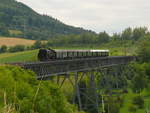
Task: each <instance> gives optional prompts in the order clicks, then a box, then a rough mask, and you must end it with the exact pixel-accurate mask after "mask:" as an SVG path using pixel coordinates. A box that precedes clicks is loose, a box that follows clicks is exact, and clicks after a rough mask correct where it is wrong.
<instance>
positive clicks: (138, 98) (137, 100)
mask: <svg viewBox="0 0 150 113" xmlns="http://www.w3.org/2000/svg"><path fill="white" fill-rule="evenodd" d="M133 104H134V105H136V106H137V107H138V108H143V107H144V99H143V98H142V97H141V96H136V97H134V98H133Z"/></svg>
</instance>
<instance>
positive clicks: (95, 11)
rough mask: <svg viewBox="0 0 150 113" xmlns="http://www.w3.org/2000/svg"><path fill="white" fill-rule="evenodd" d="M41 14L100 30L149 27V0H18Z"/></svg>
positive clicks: (109, 31) (114, 30)
mask: <svg viewBox="0 0 150 113" xmlns="http://www.w3.org/2000/svg"><path fill="white" fill-rule="evenodd" d="M17 1H19V2H23V3H25V4H26V5H28V6H29V7H31V8H32V9H33V10H35V11H36V12H38V13H40V14H46V15H49V16H52V17H54V18H57V19H58V20H60V21H62V22H64V23H65V24H68V25H72V26H76V27H83V28H84V29H88V30H93V31H95V32H97V33H99V32H102V31H106V32H108V33H110V34H112V33H115V32H121V31H122V30H124V29H125V28H127V27H140V26H145V27H148V28H149V27H150V0H17Z"/></svg>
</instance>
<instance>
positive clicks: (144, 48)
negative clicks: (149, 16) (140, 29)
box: [137, 35, 150, 62]
mask: <svg viewBox="0 0 150 113" xmlns="http://www.w3.org/2000/svg"><path fill="white" fill-rule="evenodd" d="M137 54H138V57H139V59H140V61H141V62H150V35H149V36H147V37H144V41H141V43H140V44H139V48H138V51H137Z"/></svg>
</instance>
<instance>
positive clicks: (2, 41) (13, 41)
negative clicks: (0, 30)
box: [0, 37, 35, 46]
mask: <svg viewBox="0 0 150 113" xmlns="http://www.w3.org/2000/svg"><path fill="white" fill-rule="evenodd" d="M34 43H35V40H28V39H22V38H12V37H11V38H8V37H0V46H2V45H6V46H15V45H25V46H29V45H33V44H34Z"/></svg>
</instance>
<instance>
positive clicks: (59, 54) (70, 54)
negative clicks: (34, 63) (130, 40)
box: [38, 49, 109, 61]
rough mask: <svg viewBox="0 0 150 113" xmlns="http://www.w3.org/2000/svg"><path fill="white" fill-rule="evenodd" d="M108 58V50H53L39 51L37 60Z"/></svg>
mask: <svg viewBox="0 0 150 113" xmlns="http://www.w3.org/2000/svg"><path fill="white" fill-rule="evenodd" d="M106 56H109V50H53V49H40V50H39V53H38V59H39V60H40V61H50V60H58V59H59V60H60V59H75V58H91V57H106Z"/></svg>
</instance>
